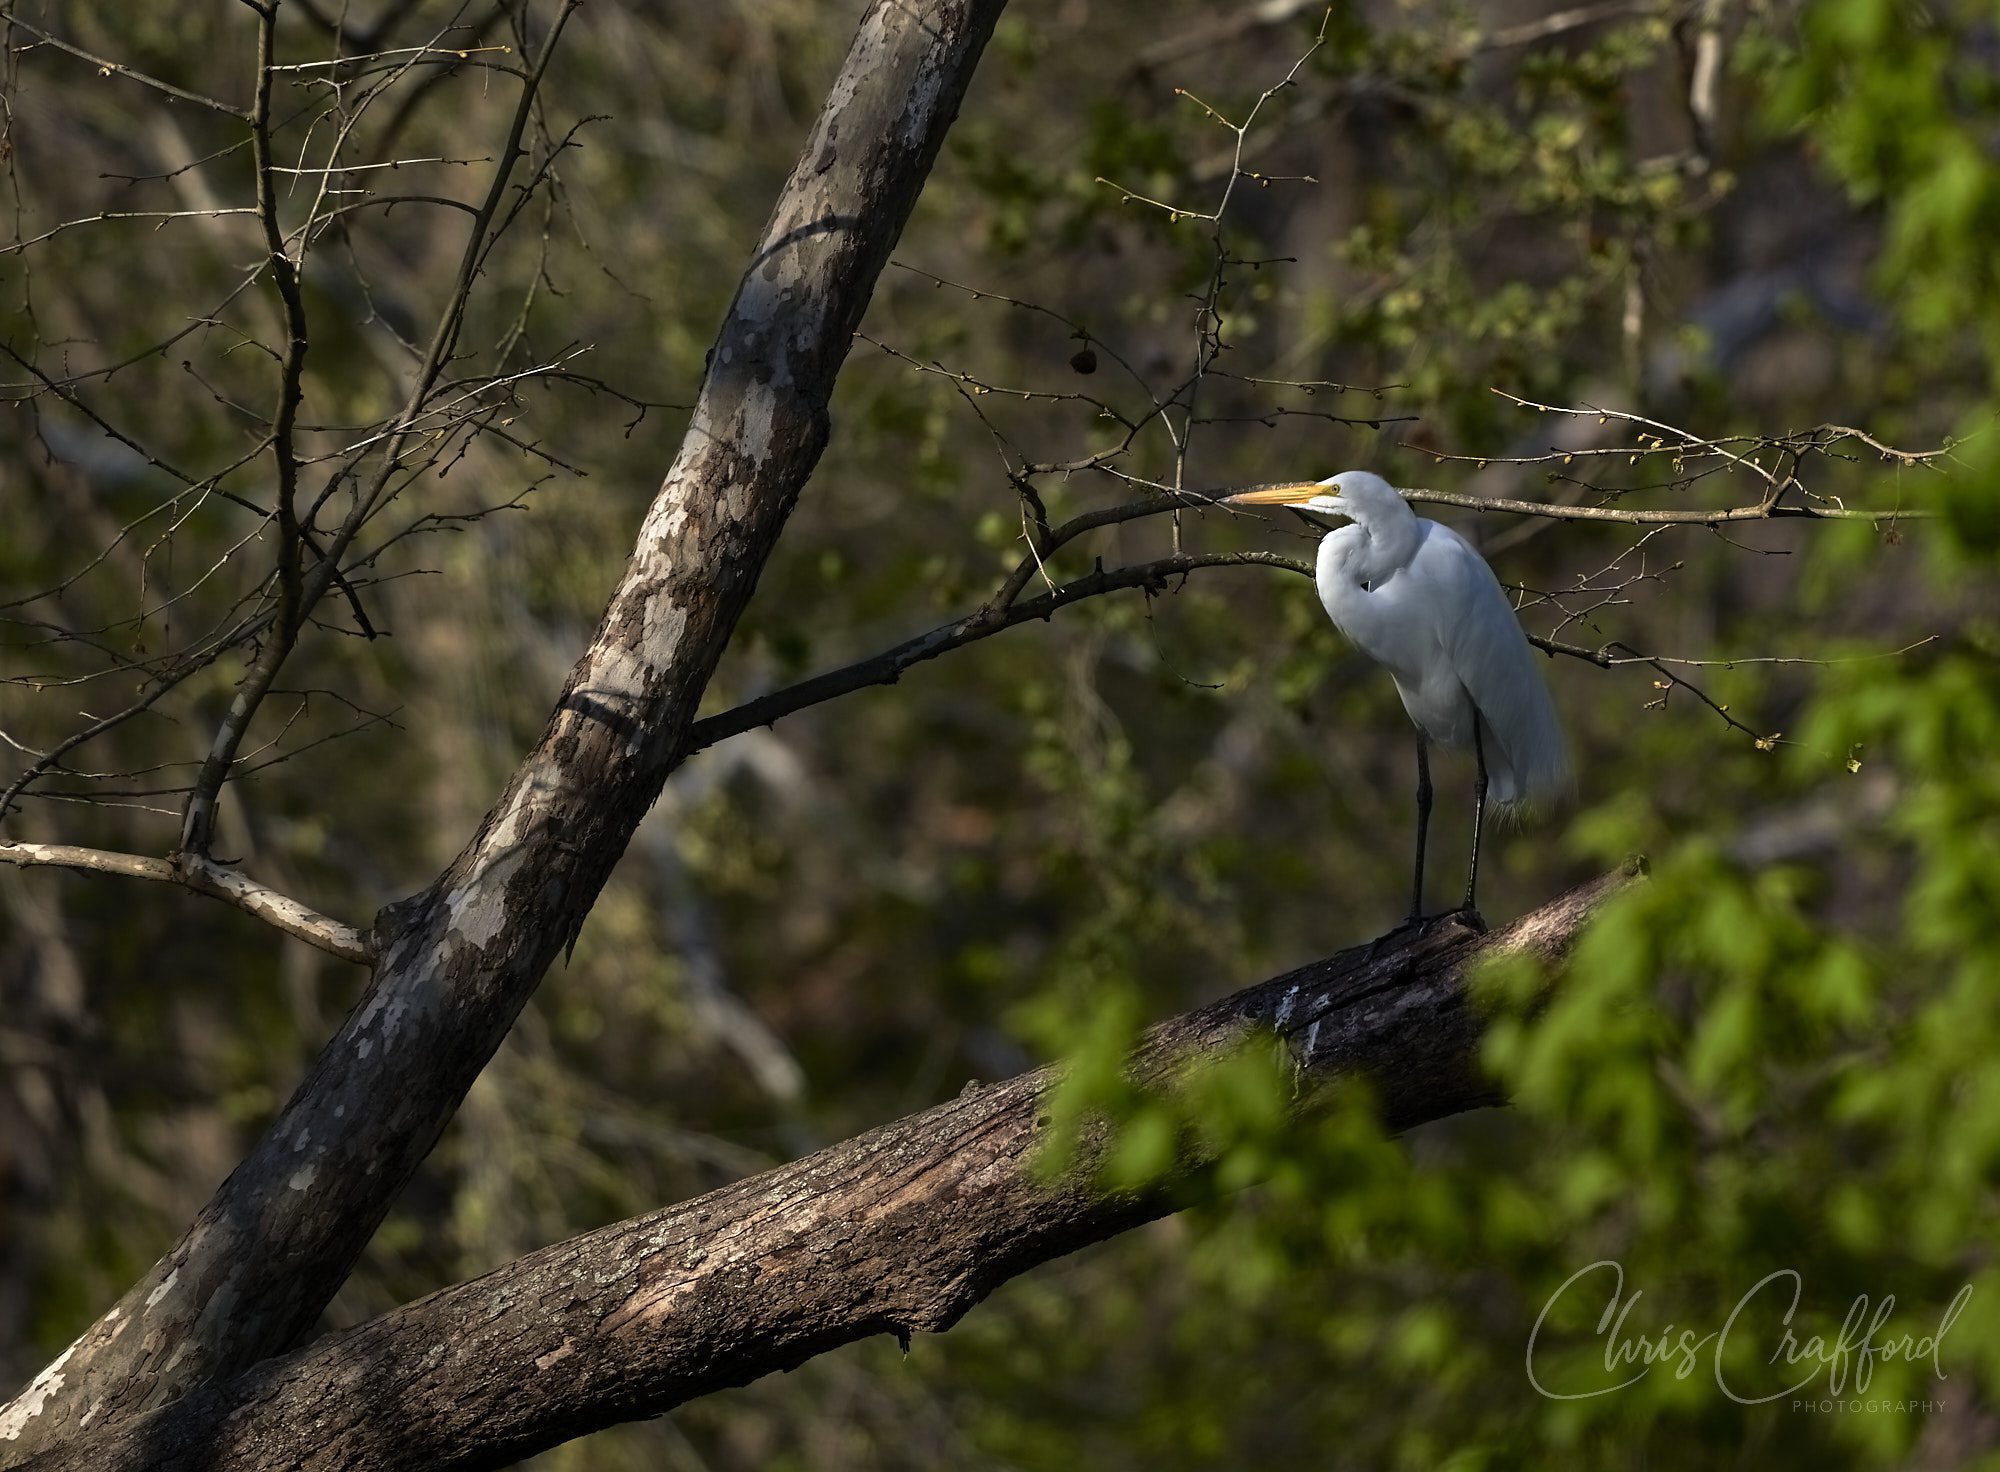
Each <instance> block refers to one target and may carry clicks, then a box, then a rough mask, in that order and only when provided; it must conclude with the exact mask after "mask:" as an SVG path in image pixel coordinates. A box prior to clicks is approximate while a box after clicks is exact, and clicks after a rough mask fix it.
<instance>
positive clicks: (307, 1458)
mask: <svg viewBox="0 0 2000 1472" xmlns="http://www.w3.org/2000/svg"><path fill="white" fill-rule="evenodd" d="M1627 882H1628V878H1627V876H1626V875H1623V874H1619V875H1611V876H1608V877H1606V878H1604V879H1601V880H1598V881H1597V882H1596V883H1593V884H1590V885H1586V886H1585V887H1584V888H1582V889H1579V890H1576V891H1574V892H1572V893H1571V894H1568V895H1565V896H1563V897H1562V898H1561V899H1558V900H1556V901H1554V902H1553V903H1551V904H1549V905H1546V906H1544V907H1543V908H1542V909H1540V910H1538V911H1536V912H1535V913H1533V914H1531V915H1528V916H1526V917H1525V918H1523V919H1521V920H1518V921H1516V922H1515V923H1514V924H1513V925H1510V926H1508V927H1507V928H1506V929H1505V930H1503V931H1501V932H1500V933H1498V934H1496V935H1494V936H1491V937H1487V936H1482V935H1480V934H1479V933H1478V932H1477V931H1476V930H1474V929H1472V928H1471V927H1470V926H1467V925H1465V924H1463V923H1462V922H1460V921H1458V920H1457V919H1456V918H1454V919H1449V920H1445V921H1442V922H1433V923H1432V924H1431V925H1430V926H1428V927H1426V928H1422V929H1405V930H1400V931H1397V932H1395V933H1394V934H1393V935H1390V936H1386V937H1384V938H1383V939H1382V940H1380V941H1377V942H1376V943H1374V944H1373V945H1368V946H1360V947H1356V948H1355V949H1353V950H1348V951H1344V952H1342V953H1341V954H1339V955H1337V956H1334V957H1331V958H1330V959H1327V960H1323V961H1315V962H1312V963H1310V964H1309V965H1306V966H1302V967H1300V968H1299V969H1298V970H1296V971H1292V972H1289V973H1287V974H1286V975H1283V976H1280V977H1277V978H1275V979H1274V980H1271V981H1267V982H1264V983H1263V984H1262V985H1260V986H1253V987H1251V988H1249V989H1248V990H1246V991H1241V992H1238V993H1236V994H1235V995H1234V996H1231V997H1228V998H1226V999H1224V1000H1223V1001H1220V1002H1216V1003H1214V1004H1212V1005H1210V1006H1208V1007H1204V1008H1201V1009H1199V1010H1197V1011H1194V1012H1190V1013H1186V1014H1183V1015H1182V1016H1180V1017H1176V1018H1174V1019H1172V1020H1170V1021H1168V1022H1165V1023H1162V1024H1160V1025H1159V1026H1157V1027H1155V1028H1153V1029H1152V1030H1151V1031H1150V1032H1149V1033H1148V1034H1147V1035H1146V1038H1145V1040H1144V1042H1143V1043H1142V1044H1141V1046H1140V1048H1139V1051H1138V1052H1137V1054H1136V1055H1135V1057H1134V1060H1133V1071H1134V1073H1135V1075H1136V1076H1137V1077H1138V1078H1140V1079H1141V1080H1142V1081H1145V1082H1149V1083H1152V1084H1155V1085H1170V1084H1171V1081H1172V1079H1173V1077H1174V1076H1175V1074H1176V1073H1177V1072H1178V1071H1179V1070H1182V1069H1184V1068H1186V1067H1187V1066H1188V1065H1189V1064H1190V1063H1192V1062H1195V1061H1197V1060H1200V1059H1202V1058H1207V1057H1214V1056H1217V1055H1219V1054H1221V1053H1223V1052H1224V1051H1226V1050H1228V1049H1230V1048H1232V1047H1234V1046H1236V1045H1238V1044H1240V1043H1242V1042H1244V1041H1245V1040H1246V1039H1248V1038H1250V1037H1252V1036H1253V1035H1255V1034H1257V1033H1260V1032H1264V1033H1269V1032H1276V1033H1277V1034H1279V1035H1281V1036H1282V1037H1283V1038H1284V1040H1285V1043H1286V1045H1287V1047H1288V1048H1289V1050H1290V1052H1291V1054H1292V1057H1293V1059H1294V1060H1295V1062H1296V1065H1297V1067H1298V1070H1299V1076H1300V1088H1299V1090H1298V1094H1297V1097H1296V1107H1297V1108H1298V1110H1299V1111H1300V1112H1305V1111H1308V1110H1310V1109H1311V1107H1312V1105H1313V1102H1314V1100H1315V1098H1316V1097H1319V1096H1320V1095H1321V1093H1322V1090H1321V1089H1320V1087H1319V1085H1322V1084H1324V1083H1325V1082H1327V1081H1329V1080H1331V1079H1333V1078H1336V1077H1340V1076H1345V1075H1353V1074H1357V1073H1358V1074H1365V1075H1366V1076H1368V1077H1369V1078H1371V1079H1372V1081H1373V1083H1374V1085H1375V1087H1376V1090H1377V1092H1378V1094H1379V1096H1380V1098H1381V1100H1382V1105H1383V1109H1384V1112H1385V1115H1386V1118H1387V1120H1388V1122H1389V1123H1390V1124H1391V1125H1392V1126H1394V1127H1396V1128H1407V1127H1409V1126H1411V1125H1415V1124H1420V1123H1422V1122H1424V1121H1426V1120H1431V1119H1437V1118H1440V1117H1441V1116H1444V1115H1447V1114H1452V1113H1456V1112H1458V1111H1460V1110H1464V1109H1469V1108H1473V1107H1475V1106H1478V1105H1481V1104H1488V1103H1493V1102H1496V1097H1495V1094H1494V1092H1493V1088H1492V1085H1491V1084H1490V1083H1489V1082H1488V1081H1487V1080H1486V1079H1485V1078H1484V1077H1483V1076H1482V1075H1481V1073H1480V1071H1479V1068H1478V1066H1477V1063H1476V1057H1475V1053H1476V1046H1477V1042H1478V1036H1479V1022H1478V1018H1477V1017H1476V1015H1475V1013H1474V1010H1473V1008H1472V1007H1471V1005H1470V1004H1469V1002H1468V1000H1467V997H1466V990H1465V980H1466V975H1467V972H1468V970H1469V969H1470V968H1471V967H1472V966H1473V965H1474V964H1475V963H1476V962H1478V961H1479V960H1481V959H1482V958H1484V957H1487V956H1489V955H1492V954H1493V953H1495V952H1501V951H1522V950H1525V951H1530V952H1533V953H1536V954H1538V955H1540V956H1543V957H1545V958H1549V959H1553V958H1556V957H1558V956H1560V955H1561V954H1562V953H1564V952H1565V951H1566V950H1567V948H1568V946H1569V944H1570V941H1571V939H1572V938H1573V937H1574V936H1575V935H1576V933H1577V932H1578V930H1579V929H1580V928H1581V926H1582V925H1583V923H1584V921H1585V920H1586V919H1587V918H1588V917H1589V915H1590V914H1591V912H1592V911H1593V910H1594V909H1595V908H1596V906H1597V905H1598V904H1599V903H1600V902H1601V901H1602V900H1603V899H1604V898H1605V897H1606V896H1607V895H1608V894H1610V893H1611V892H1613V891H1615V890H1616V889H1618V888H1619V887H1621V886H1622V885H1623V884H1625V883H1627ZM1056 1077H1057V1075H1056V1071H1055V1070H1054V1069H1050V1068H1043V1069H1037V1070H1036V1071H1034V1072H1032V1073H1027V1074H1023V1075H1021V1076H1020V1077H1018V1078H1014V1079H1010V1080H1008V1081H1006V1082H1004V1083H996V1084H987V1085H983V1086H979V1087H969V1088H967V1089H966V1091H965V1092H964V1093H962V1094H961V1095H960V1096H959V1097H958V1098H956V1099H954V1100H952V1101H951V1102H950V1103H948V1104H943V1105H940V1106H939V1107H937V1108H935V1109H931V1110H929V1111H927V1112H925V1113H922V1114H917V1115H913V1116H911V1117H909V1118H907V1119H903V1120H899V1121H898V1122H896V1123H894V1124H890V1125H885V1126H883V1127H882V1128H880V1129H877V1130H874V1131H872V1132H870V1133H868V1134H865V1135H861V1136H859V1137H857V1138H855V1139H853V1140H849V1141H847V1142H846V1143H845V1144H841V1145H836V1146H833V1147H832V1148H830V1149H827V1150H823V1151H821V1152H820V1153H818V1154H817V1155H813V1156H809V1157H807V1158H806V1159H804V1160H800V1161H796V1162H794V1163H792V1164H790V1165H785V1166H781V1167H779V1168H778V1169H776V1170H772V1171H767V1172H766V1173H764V1174H763V1175H759V1176H754V1177H751V1178H750V1179H748V1180H744V1181H739V1182H737V1183H736V1184H735V1185H732V1186H727V1187H724V1188H723V1189H721V1190H719V1191H713V1192H710V1193H709V1194H708V1195H706V1196H702V1197H698V1198H697V1199H695V1200H693V1201H689V1202H686V1203H683V1204H681V1205H679V1206H672V1207H668V1208H666V1209H664V1210H662V1211H656V1212H653V1213H650V1214H648V1215H646V1216H642V1217H637V1218H634V1219H633V1220H630V1221H625V1222H620V1223H617V1224H616V1225H614V1226H610V1227H605V1228H602V1229H600V1230H598V1231H595V1232H590V1233H587V1234H586V1235H584V1236H581V1237H576V1238H572V1239H571V1240H569V1241H567V1242H562V1243H558V1244H556V1245H555V1246H552V1247H547V1248H543V1249H542V1250H540V1251H538V1252H534V1253H531V1254H529V1255H528V1256H526V1257H524V1258H521V1259H519V1260H518V1261H516V1262H513V1263H510V1264H509V1265H508V1266H506V1267H504V1268H501V1269H499V1270H498V1271H496V1272H493V1273H490V1274H488V1275H487V1276H485V1277H483V1278H479V1279H476V1280H474V1281H472V1282H469V1283H463V1284H460V1285H458V1286H457V1287H454V1288H448V1289H445V1290H444V1291H442V1292H439V1293H434V1294H432V1295H431V1296H430V1297H428V1298H423V1299H420V1300H418V1301H417V1302H415V1303H412V1304H410V1305H408V1306H407V1307H405V1308H402V1309H399V1310H397V1311H395V1312H393V1313H390V1314H386V1315H384V1316H383V1317H382V1318H379V1319H377V1320H375V1321H373V1322H372V1323H369V1324H365V1325H363V1326H362V1327H360V1328H358V1329H354V1330H351V1331H349V1332H347V1333H344V1334H340V1335H336V1336H333V1337H330V1338H328V1339H326V1340H323V1341H321V1342H320V1343H319V1344H316V1345H314V1346H312V1347H311V1348H310V1349H307V1350H305V1351H303V1352H301V1353H298V1354H295V1355H292V1356H289V1357H287V1358H284V1359H281V1360H274V1361H271V1362H269V1363H267V1364H264V1365H260V1366H258V1367H257V1368H256V1369H255V1370H253V1371H251V1372H250V1373H248V1374H246V1375H244V1376H242V1377H240V1378H238V1379H236V1380H234V1381H232V1382H230V1383H228V1384H226V1385H221V1386H215V1387H210V1388H207V1389H204V1390H201V1391H198V1392H196V1393H195V1394H193V1395H190V1396H188V1397H186V1398H185V1399H183V1400H180V1401H178V1402H176V1403H174V1404H172V1405H170V1406H167V1407H165V1408H164V1409H162V1410H160V1411H157V1412H154V1413H153V1414H150V1415H147V1416H143V1417H141V1418H139V1419H137V1420H135V1421H133V1422H131V1423H130V1424H128V1425H126V1426H124V1427H121V1428H119V1429H118V1430H116V1431H114V1432H112V1433H110V1434H109V1435H89V1436H86V1437H84V1438H83V1439H82V1440H79V1441H76V1442H73V1443H71V1444H69V1445H66V1446H60V1447H57V1448H55V1449H54V1450H53V1451H51V1452H50V1453H49V1454H48V1455H46V1456H43V1457H38V1458H36V1459H34V1460H32V1461H30V1462H28V1463H26V1464H25V1468H24V1469H23V1472H26V1469H33V1472H68V1469H77V1472H123V1469H127V1468H131V1469H136V1468H140V1467H146V1468H153V1469H160V1472H196V1469H201V1472H268V1469H276V1468H280V1467H283V1468H297V1469H304V1472H317V1469H327V1472H332V1469H336V1468H337V1469H341V1472H391V1469H397V1472H400V1469H424V1472H454V1469H461V1468H477V1467H495V1466H500V1465H504V1464H505V1463H507V1462H510V1461H512V1460H514V1459H516V1458H519V1457H522V1456H526V1455H528V1454H529V1453H532V1452H535V1451H539V1450H541V1449H543V1448H546V1447H550V1446H554V1445H556V1444H558V1443H560V1442H563V1441H566V1440H569V1439H571V1438H573V1437H576V1436H580V1435H582V1434H584V1433H585V1432H588V1431H592V1430H595V1429H597V1428H599V1427H603V1426H607V1425H611V1424H613V1423H615V1422H618V1421H628V1420H634V1419H638V1418H640V1417H645V1416H655V1415H658V1414H660V1413H661V1412H663V1411H666V1410H669V1409H671V1408H672V1407H673V1406H675V1405H678V1404H680V1403H681V1402H683V1401H686V1400H688V1399H690V1398H692V1397H694V1396H698V1395H703V1394H706V1393H708V1392H709V1391H713V1390H717V1389H720V1388H722V1387H724V1386H729V1385H740V1384H744V1383H747V1382H748V1381H751V1380H754V1379H757V1378H758V1377H759V1376H762V1375H767V1374H769V1373H771V1372H772V1371H774V1370H781V1369H789V1368H791V1367H793V1366H795V1365H797V1364H799V1363H801V1362H802V1361H804V1360H806V1359H809V1358H811V1357H812V1356H813V1355H816V1354H819V1353H821V1352H822V1351H824V1350H827V1349H831V1348H833V1347H834V1346H836V1345H840V1344H844V1343H847V1342H849V1341H851V1340H855V1339H861V1338H865V1337H867V1336H869V1335H874V1334H882V1333H893V1334H898V1335H901V1336H904V1337H907V1336H908V1335H909V1334H911V1333H912V1332H915V1331H917V1330H933V1331H934V1330H942V1329H946V1328H949V1327H950V1326H951V1325H952V1324H953V1323H955V1322H957V1320H958V1319H959V1318H960V1316H962V1315H963V1314H964V1313H965V1312H966V1311H967V1310H968V1309H970V1308H971V1307H972V1306H973V1305H974V1304H976V1303H978V1302H979V1301H980V1300H981V1299H983V1298H984V1297H986V1295H987V1294H989V1293H991V1292H992V1291H993V1290H994V1289H995V1288H996V1287H998V1286H999V1285H1000V1284H1002V1283H1004V1282H1006V1281H1007V1280H1009V1279H1010V1278H1013V1277H1016V1276H1018V1275H1019V1274H1021V1273H1023V1272H1026V1271H1027V1270H1028V1269H1030V1268H1032V1267H1034V1266H1036V1265H1038V1264H1040V1263H1044V1262H1047V1261H1049V1260H1051V1259H1053V1258H1056V1257H1060V1256H1062V1255H1063V1254H1065V1253H1067V1252H1071V1251H1074V1250H1075V1249H1076V1248H1078V1247H1081V1246H1083V1245H1085V1244H1086V1243H1090V1242H1096V1241H1100V1240H1102V1239H1104V1238H1106V1237H1110V1236H1114V1235H1116V1234H1117V1233H1119V1232H1122V1231H1125V1230H1127V1229H1128V1228H1130V1227H1133V1226H1135V1225H1137V1224H1138V1223H1140V1222H1144V1221H1148V1220H1151V1219H1152V1218H1154V1217H1158V1216H1162V1215H1164V1214H1166V1213H1167V1212H1169V1211H1171V1210H1173V1209H1174V1206H1175V1198H1174V1196H1173V1194H1172V1192H1171V1189H1170V1188H1168V1189H1162V1190H1160V1191H1156V1192H1149V1193H1145V1194H1136V1195H1106V1194H1104V1193H1102V1192H1099V1191H1096V1190H1093V1189H1091V1188H1090V1187H1088V1186H1087V1185H1083V1184H1080V1183H1069V1184H1062V1185H1053V1186H1052V1185H1046V1184H1043V1183H1041V1182H1039V1181H1038V1180H1037V1179H1036V1177H1035V1172H1034V1170H1033V1169H1032V1166H1033V1163H1034V1160H1035V1156H1036V1152H1037V1149H1038V1147H1039V1145H1040V1142H1041V1139H1042V1135H1043V1130H1044V1127H1045V1125H1046V1123H1047V1114H1046V1110H1047V1105H1048V1100H1049V1093H1050V1089H1051V1087H1052V1085H1053V1084H1054V1083H1055V1081H1056ZM1187 1163H1188V1164H1189V1165H1190V1166H1192V1165H1194V1164H1197V1163H1198V1161H1197V1160H1196V1159H1194V1158H1192V1157H1191V1158H1190V1159H1189V1161H1188V1162H1187Z"/></svg>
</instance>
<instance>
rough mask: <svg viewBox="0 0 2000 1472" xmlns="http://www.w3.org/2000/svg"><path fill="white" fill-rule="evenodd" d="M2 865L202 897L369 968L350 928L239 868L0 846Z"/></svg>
mask: <svg viewBox="0 0 2000 1472" xmlns="http://www.w3.org/2000/svg"><path fill="white" fill-rule="evenodd" d="M0 863H7V864H13V865H15V866H17V867H19V868H23V869H34V868H43V867H47V868H55V869H69V870H73V871H75V872H77V873H81V874H114V875H118V876H121V877H123V878H126V879H148V880H153V881H155V882H157V883H161V884H173V885H178V886H179V887H180V888H182V889H188V890H192V891H194V893H196V894H205V895H207V896H209V897H210V898H211V899H218V900H221V901H222V902H223V903H224V904H226V905H233V906H234V907H235V908H237V909H239V910H241V911H243V912H244V913H245V914H247V915H255V916H256V917H257V918H258V919H259V920H262V921H264V922H265V923H266V924H268V925H272V926H275V927H277V928H278V929H279V930H282V931H283V932H284V933H285V934H287V935H289V936H293V937H296V938H297V939H299V940H302V941H304V942H306V944H308V945H311V946H316V947H318V948H319V949H320V950H322V951H325V952H326V953H327V954H328V955H330V956H338V957H340V958H341V959H342V960H343V961H355V962H359V963H361V964H362V965H367V964H368V963H370V962H371V961H373V960H374V957H375V951H374V947H373V946H371V945H370V944H369V942H368V939H367V937H366V936H364V935H363V934H362V933H361V932H360V931H358V930H356V929H355V928H354V927H353V926H351V925H343V924H342V923H341V922H340V921H338V920H334V919H332V918H330V917H328V916H326V915H322V914H320V913H319V911H317V910H315V909H313V908H311V907H310V906H308V905H304V904H301V903H300V902H299V901H297V900H295V899H293V898H291V897H290V896H289V895H284V894H280V893H279V892H278V891H277V890H275V889H272V888H271V887H270V886H269V885H267V884H260V883H259V882H258V881H256V880H255V879H252V878H251V877H250V876H249V875H247V874H245V873H243V872H242V871H241V870H239V869H232V868H230V867H228V866H227V865H224V864H218V863H215V862H214V861H213V860H210V859H206V858H202V857H200V856H199V855H194V854H185V855H182V856H181V858H180V859H179V860H178V861H175V860H171V859H155V858H149V857H147V856H146V855H144V854H122V853H113V852H111V851H109V850H107V849H100V848H80V847H78V846H77V845H75V844H69V843H7V842H0Z"/></svg>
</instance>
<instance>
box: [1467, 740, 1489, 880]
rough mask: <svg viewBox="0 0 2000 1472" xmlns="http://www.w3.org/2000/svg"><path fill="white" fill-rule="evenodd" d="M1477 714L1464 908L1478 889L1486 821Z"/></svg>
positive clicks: (1482, 752) (1483, 749)
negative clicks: (1475, 768)
mask: <svg viewBox="0 0 2000 1472" xmlns="http://www.w3.org/2000/svg"><path fill="white" fill-rule="evenodd" d="M1479 725H1480V721H1479V713H1478V712H1477V711H1474V712H1473V713H1472V757H1473V760H1474V761H1476V762H1478V763H1479V782H1478V785H1477V786H1475V787H1474V788H1473V789H1472V863H1471V866H1470V867H1469V868H1468V869H1467V870H1466V874H1465V908H1466V909H1468V910H1470V909H1473V908H1474V905H1473V903H1472V896H1473V892H1474V891H1475V890H1477V889H1478V887H1479V830H1480V828H1481V826H1482V825H1483V824H1484V823H1485V821H1486V747H1485V744H1484V743H1483V742H1481V741H1480V739H1479Z"/></svg>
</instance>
